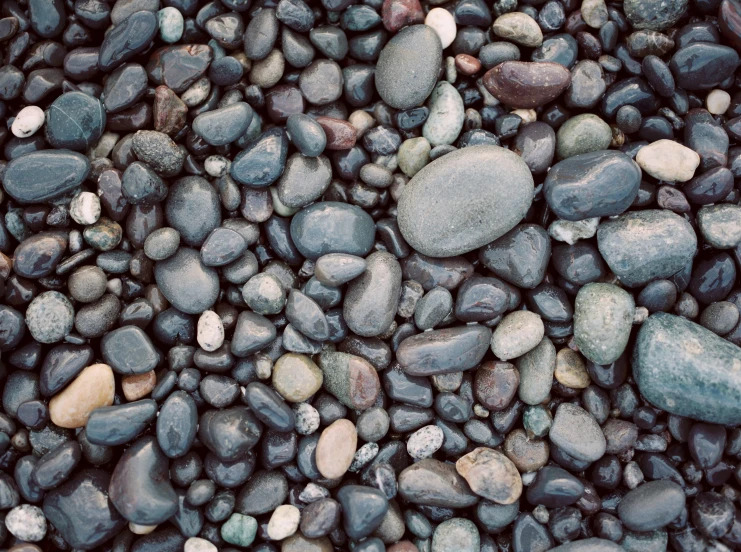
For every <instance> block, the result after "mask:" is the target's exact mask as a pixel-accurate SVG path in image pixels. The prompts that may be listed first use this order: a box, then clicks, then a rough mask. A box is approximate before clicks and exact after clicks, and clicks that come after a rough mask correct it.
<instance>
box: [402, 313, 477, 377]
mask: <svg viewBox="0 0 741 552" xmlns="http://www.w3.org/2000/svg"><path fill="white" fill-rule="evenodd" d="M490 343H491V330H489V329H488V328H487V327H485V326H480V325H471V326H460V327H457V328H444V329H441V330H431V331H429V332H424V333H423V334H417V335H413V336H410V337H408V338H406V339H404V341H402V342H401V344H400V345H399V348H398V349H397V351H396V359H397V360H398V362H399V364H400V365H401V367H402V369H403V370H404V372H406V373H407V374H409V375H410V376H432V375H436V374H447V373H451V372H459V371H462V370H469V369H471V368H473V367H474V366H476V365H478V363H479V362H481V359H483V358H484V355H485V354H486V352H487V351H488V350H489V346H490Z"/></svg>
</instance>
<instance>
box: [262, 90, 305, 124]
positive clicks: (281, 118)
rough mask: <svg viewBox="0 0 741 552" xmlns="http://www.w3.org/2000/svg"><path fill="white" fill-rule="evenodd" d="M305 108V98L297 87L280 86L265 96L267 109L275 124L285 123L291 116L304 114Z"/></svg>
mask: <svg viewBox="0 0 741 552" xmlns="http://www.w3.org/2000/svg"><path fill="white" fill-rule="evenodd" d="M305 107H306V103H305V101H304V97H303V95H302V94H301V91H300V90H299V89H298V88H296V87H295V86H290V85H288V84H280V85H278V86H274V87H273V88H271V89H270V92H268V93H267V94H266V95H265V109H266V110H267V112H268V117H270V120H271V121H273V122H274V123H278V124H283V123H285V122H286V120H287V119H288V117H290V116H291V115H294V114H296V113H303V112H304V108H305Z"/></svg>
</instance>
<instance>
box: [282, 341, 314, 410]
mask: <svg viewBox="0 0 741 552" xmlns="http://www.w3.org/2000/svg"><path fill="white" fill-rule="evenodd" d="M323 381H324V374H323V373H322V371H321V370H320V369H319V366H317V365H316V364H314V361H313V360H311V359H310V358H309V357H307V356H306V355H299V354H296V353H287V354H285V355H283V356H282V357H280V358H279V359H278V360H277V362H276V363H275V366H273V386H274V387H275V390H276V391H278V393H280V395H281V397H283V398H284V399H286V400H287V401H289V402H295V403H298V402H304V401H305V400H307V399H308V398H309V397H311V396H312V395H313V394H314V393H316V392H317V391H319V389H321V388H322V382H323Z"/></svg>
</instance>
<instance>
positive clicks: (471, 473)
mask: <svg viewBox="0 0 741 552" xmlns="http://www.w3.org/2000/svg"><path fill="white" fill-rule="evenodd" d="M455 469H456V471H457V472H458V473H459V474H460V475H461V477H463V478H464V479H465V480H466V481H467V482H468V484H469V486H470V487H471V490H473V492H475V493H476V494H477V495H480V496H483V497H484V498H488V499H489V500H492V501H494V502H496V503H497V504H512V503H514V502H515V501H517V499H519V498H520V495H521V494H522V479H521V478H520V473H519V472H518V471H517V468H516V467H515V465H514V464H513V463H512V461H511V460H510V459H509V458H507V457H506V456H505V455H504V454H502V453H501V452H499V451H496V450H493V449H490V448H486V447H478V448H475V449H474V450H472V451H471V452H469V453H468V454H466V455H465V456H462V457H461V458H459V459H458V461H457V462H456V463H455Z"/></svg>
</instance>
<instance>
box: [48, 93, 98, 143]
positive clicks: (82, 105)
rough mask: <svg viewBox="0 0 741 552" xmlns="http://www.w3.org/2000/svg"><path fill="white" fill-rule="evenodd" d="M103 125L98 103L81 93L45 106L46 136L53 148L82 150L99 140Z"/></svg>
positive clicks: (69, 95) (63, 97) (64, 97)
mask: <svg viewBox="0 0 741 552" xmlns="http://www.w3.org/2000/svg"><path fill="white" fill-rule="evenodd" d="M105 124H106V115H105V109H104V108H103V104H102V103H101V102H100V100H98V99H97V98H96V97H94V96H91V95H89V94H85V93H84V92H67V93H66V94H62V95H61V96H59V97H58V98H57V99H56V100H54V102H53V103H52V104H51V105H50V106H49V110H48V112H47V117H46V136H47V138H48V140H49V143H50V144H51V145H52V146H54V147H55V148H57V149H71V150H78V151H85V150H87V149H89V148H90V147H91V146H93V145H94V144H95V143H96V142H97V141H98V138H100V137H101V135H102V134H103V130H104V129H105Z"/></svg>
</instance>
